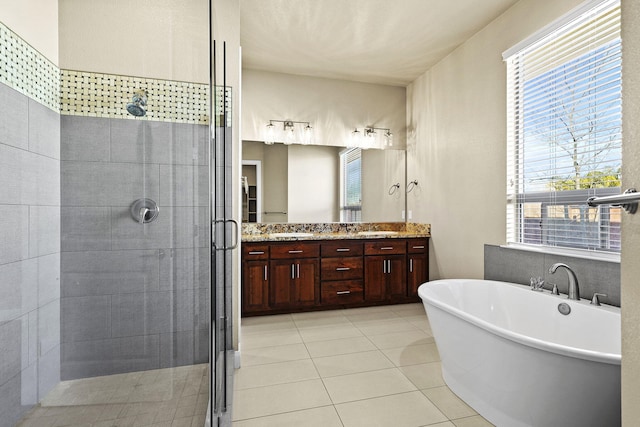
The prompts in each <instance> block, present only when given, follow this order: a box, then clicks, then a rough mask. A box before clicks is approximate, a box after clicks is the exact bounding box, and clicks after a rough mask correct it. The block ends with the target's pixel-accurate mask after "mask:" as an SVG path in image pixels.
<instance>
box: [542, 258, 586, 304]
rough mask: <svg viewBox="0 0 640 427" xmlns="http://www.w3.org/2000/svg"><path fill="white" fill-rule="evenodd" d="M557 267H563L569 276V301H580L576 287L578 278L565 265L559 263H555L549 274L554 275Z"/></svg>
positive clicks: (578, 288) (578, 290)
mask: <svg viewBox="0 0 640 427" xmlns="http://www.w3.org/2000/svg"><path fill="white" fill-rule="evenodd" d="M558 267H564V268H565V269H566V270H567V275H568V276H569V299H573V300H576V301H577V300H580V287H579V286H578V278H577V277H576V273H575V272H574V271H573V270H572V269H571V267H569V266H568V265H567V264H563V263H561V262H558V263H555V264H553V265H552V266H551V268H549V273H550V274H554V273H555V272H556V270H557V269H558Z"/></svg>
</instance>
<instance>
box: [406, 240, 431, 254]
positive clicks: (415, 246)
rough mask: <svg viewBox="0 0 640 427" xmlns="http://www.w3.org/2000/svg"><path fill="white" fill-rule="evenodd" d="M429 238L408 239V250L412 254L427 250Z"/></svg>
mask: <svg viewBox="0 0 640 427" xmlns="http://www.w3.org/2000/svg"><path fill="white" fill-rule="evenodd" d="M427 243H428V241H427V239H415V240H408V241H407V252H408V253H410V254H423V253H425V252H427V249H428V246H427Z"/></svg>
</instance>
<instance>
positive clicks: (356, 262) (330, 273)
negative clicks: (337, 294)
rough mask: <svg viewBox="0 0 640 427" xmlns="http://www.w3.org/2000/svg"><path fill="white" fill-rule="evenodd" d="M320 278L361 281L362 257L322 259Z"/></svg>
mask: <svg viewBox="0 0 640 427" xmlns="http://www.w3.org/2000/svg"><path fill="white" fill-rule="evenodd" d="M320 265H321V267H320V271H321V273H320V277H321V278H322V280H345V279H362V277H363V271H364V266H363V261H362V257H343V258H322V260H321V264H320Z"/></svg>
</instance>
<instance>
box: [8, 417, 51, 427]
mask: <svg viewBox="0 0 640 427" xmlns="http://www.w3.org/2000/svg"><path fill="white" fill-rule="evenodd" d="M57 419H58V417H37V418H25V419H23V420H22V421H20V422H19V423H18V425H17V427H54V426H55V425H56V420H57Z"/></svg>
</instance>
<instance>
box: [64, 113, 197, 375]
mask: <svg viewBox="0 0 640 427" xmlns="http://www.w3.org/2000/svg"><path fill="white" fill-rule="evenodd" d="M207 142H208V127H207V126H206V125H197V124H186V123H167V122H158V121H149V120H130V119H116V118H96V117H82V116H65V115H63V116H62V120H61V157H62V162H61V176H62V195H61V197H62V207H61V211H62V259H61V265H62V267H61V275H62V379H63V380H65V379H73V378H82V377H88V376H96V375H105V374H113V373H120V372H129V371H137V370H144V369H155V368H162V367H169V366H177V365H185V364H192V363H203V362H206V361H207V358H208V321H209V306H208V301H209V298H208V289H209V277H208V274H209V273H208V265H209V264H208V263H209V261H208V257H209V249H208V234H209V231H208V229H207V224H208V166H207V164H208V157H207V156H208V154H207ZM139 198H150V199H153V200H155V201H156V202H157V203H158V206H159V207H160V211H159V212H160V213H159V215H158V217H157V219H156V220H155V221H154V222H152V223H147V224H140V223H138V222H136V221H135V220H134V219H133V218H132V215H131V213H130V206H131V204H132V203H133V202H134V201H135V200H136V199H139Z"/></svg>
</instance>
